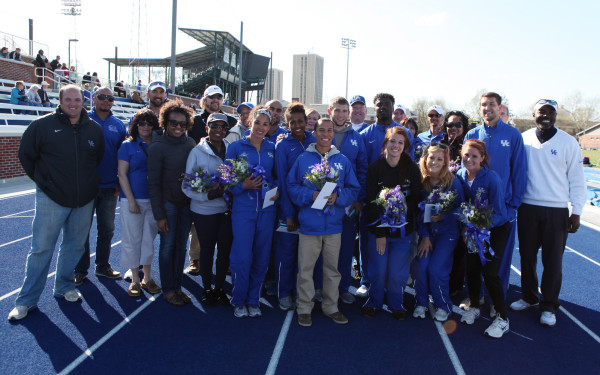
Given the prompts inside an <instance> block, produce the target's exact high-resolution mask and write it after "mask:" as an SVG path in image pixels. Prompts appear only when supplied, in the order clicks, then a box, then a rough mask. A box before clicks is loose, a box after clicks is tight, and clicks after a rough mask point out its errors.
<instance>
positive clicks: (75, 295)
mask: <svg viewBox="0 0 600 375" xmlns="http://www.w3.org/2000/svg"><path fill="white" fill-rule="evenodd" d="M54 297H56V298H64V299H65V301H67V302H77V301H80V300H81V299H82V298H83V297H82V296H81V293H79V292H78V291H77V289H71V290H69V291H68V292H66V293H65V294H60V293H56V292H54Z"/></svg>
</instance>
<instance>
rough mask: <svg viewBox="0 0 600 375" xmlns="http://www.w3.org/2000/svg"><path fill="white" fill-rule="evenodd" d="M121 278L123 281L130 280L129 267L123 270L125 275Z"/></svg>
mask: <svg viewBox="0 0 600 375" xmlns="http://www.w3.org/2000/svg"><path fill="white" fill-rule="evenodd" d="M123 280H125V281H129V282H131V281H132V276H131V269H128V270H127V272H125V275H124V276H123Z"/></svg>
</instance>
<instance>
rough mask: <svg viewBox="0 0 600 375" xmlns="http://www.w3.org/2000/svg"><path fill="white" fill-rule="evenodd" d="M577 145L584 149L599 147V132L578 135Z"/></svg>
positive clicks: (596, 148)
mask: <svg viewBox="0 0 600 375" xmlns="http://www.w3.org/2000/svg"><path fill="white" fill-rule="evenodd" d="M579 145H580V146H581V148H584V149H593V150H598V149H600V134H585V135H580V136H579Z"/></svg>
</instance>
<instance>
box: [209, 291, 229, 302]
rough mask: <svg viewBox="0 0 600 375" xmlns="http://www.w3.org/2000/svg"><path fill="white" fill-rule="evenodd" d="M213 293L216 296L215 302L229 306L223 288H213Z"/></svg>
mask: <svg viewBox="0 0 600 375" xmlns="http://www.w3.org/2000/svg"><path fill="white" fill-rule="evenodd" d="M213 293H214V294H215V295H216V296H217V303H219V304H220V305H223V306H229V305H230V302H229V297H227V293H225V291H224V290H223V289H214V290H213Z"/></svg>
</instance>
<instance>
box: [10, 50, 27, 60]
mask: <svg viewBox="0 0 600 375" xmlns="http://www.w3.org/2000/svg"><path fill="white" fill-rule="evenodd" d="M8 58H9V59H13V60H17V61H23V60H21V49H20V48H15V50H14V51H12V52H11V53H9V54H8Z"/></svg>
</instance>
